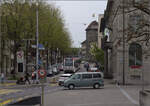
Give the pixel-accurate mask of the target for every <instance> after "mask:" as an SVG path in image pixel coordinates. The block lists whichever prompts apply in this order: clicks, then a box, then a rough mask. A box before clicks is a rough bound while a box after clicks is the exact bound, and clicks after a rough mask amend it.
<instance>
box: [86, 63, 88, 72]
mask: <svg viewBox="0 0 150 106" xmlns="http://www.w3.org/2000/svg"><path fill="white" fill-rule="evenodd" d="M86 71H89V63H87V64H86Z"/></svg>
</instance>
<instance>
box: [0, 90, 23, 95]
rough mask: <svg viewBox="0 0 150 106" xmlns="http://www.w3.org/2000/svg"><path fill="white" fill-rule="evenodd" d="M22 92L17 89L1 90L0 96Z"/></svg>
mask: <svg viewBox="0 0 150 106" xmlns="http://www.w3.org/2000/svg"><path fill="white" fill-rule="evenodd" d="M20 91H22V90H17V89H1V90H0V95H4V94H9V93H16V92H20Z"/></svg>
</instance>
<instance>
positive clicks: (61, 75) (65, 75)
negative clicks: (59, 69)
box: [60, 74, 72, 77]
mask: <svg viewBox="0 0 150 106" xmlns="http://www.w3.org/2000/svg"><path fill="white" fill-rule="evenodd" d="M71 75H72V74H61V75H60V76H61V77H63V76H66V77H67V76H68V77H70V76H71Z"/></svg>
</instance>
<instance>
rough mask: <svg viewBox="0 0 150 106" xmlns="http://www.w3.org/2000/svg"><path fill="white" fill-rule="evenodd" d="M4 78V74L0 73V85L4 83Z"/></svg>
mask: <svg viewBox="0 0 150 106" xmlns="http://www.w3.org/2000/svg"><path fill="white" fill-rule="evenodd" d="M4 78H5V76H4V73H3V72H2V73H1V83H2V84H3V83H4Z"/></svg>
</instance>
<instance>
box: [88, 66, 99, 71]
mask: <svg viewBox="0 0 150 106" xmlns="http://www.w3.org/2000/svg"><path fill="white" fill-rule="evenodd" d="M88 72H100V70H99V69H98V68H97V67H91V68H90V69H89V70H88Z"/></svg>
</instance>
